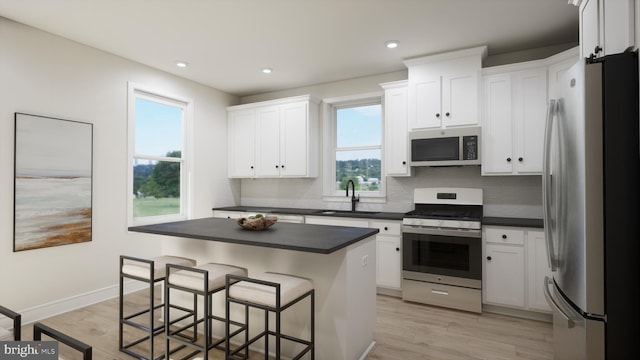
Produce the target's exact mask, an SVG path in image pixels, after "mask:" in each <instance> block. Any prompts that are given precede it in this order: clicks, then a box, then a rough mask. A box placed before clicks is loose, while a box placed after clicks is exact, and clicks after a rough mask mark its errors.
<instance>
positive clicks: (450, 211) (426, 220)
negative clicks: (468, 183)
mask: <svg viewBox="0 0 640 360" xmlns="http://www.w3.org/2000/svg"><path fill="white" fill-rule="evenodd" d="M414 203H415V210H413V211H410V212H408V213H406V214H405V215H404V217H403V219H402V245H403V246H402V249H403V250H402V251H403V252H402V260H403V264H402V267H403V271H402V299H403V300H406V301H413V302H419V303H424V304H430V305H438V306H444V307H450V308H455V309H461V310H467V311H473V312H478V313H480V312H482V230H481V227H482V189H467V188H423V189H415V190H414Z"/></svg>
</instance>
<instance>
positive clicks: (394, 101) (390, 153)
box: [380, 80, 411, 176]
mask: <svg viewBox="0 0 640 360" xmlns="http://www.w3.org/2000/svg"><path fill="white" fill-rule="evenodd" d="M380 86H382V88H383V89H384V130H385V132H384V160H385V162H384V164H385V174H386V175H387V176H410V175H411V167H410V166H409V145H408V133H407V131H408V130H407V128H408V123H407V120H408V118H407V97H408V87H407V81H406V80H405V81H394V82H390V83H384V84H380Z"/></svg>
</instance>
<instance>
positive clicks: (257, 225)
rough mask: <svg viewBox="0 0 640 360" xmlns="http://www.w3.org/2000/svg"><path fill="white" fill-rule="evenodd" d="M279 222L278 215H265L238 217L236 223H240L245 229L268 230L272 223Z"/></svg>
mask: <svg viewBox="0 0 640 360" xmlns="http://www.w3.org/2000/svg"><path fill="white" fill-rule="evenodd" d="M276 222H278V218H277V217H276V216H270V215H269V216H264V217H259V218H254V219H249V218H239V219H236V223H238V225H240V226H241V227H242V228H243V229H247V230H266V229H268V228H269V227H270V226H271V225H273V224H275V223H276Z"/></svg>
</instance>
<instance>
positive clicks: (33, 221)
mask: <svg viewBox="0 0 640 360" xmlns="http://www.w3.org/2000/svg"><path fill="white" fill-rule="evenodd" d="M14 154H15V162H14V197H13V199H14V218H13V251H24V250H31V249H40V248H46V247H50V246H58V245H66V244H74V243H81V242H87V241H91V239H92V182H93V181H92V178H93V124H90V123H84V122H78V121H71V120H63V119H56V118H51V117H44V116H37V115H29V114H23V113H15V152H14Z"/></svg>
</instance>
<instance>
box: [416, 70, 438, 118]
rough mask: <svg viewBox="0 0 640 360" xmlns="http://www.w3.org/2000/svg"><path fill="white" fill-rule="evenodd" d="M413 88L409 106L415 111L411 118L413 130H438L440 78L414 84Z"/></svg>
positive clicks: (436, 77)
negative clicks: (412, 96) (412, 97)
mask: <svg viewBox="0 0 640 360" xmlns="http://www.w3.org/2000/svg"><path fill="white" fill-rule="evenodd" d="M412 86H413V87H414V99H412V101H411V104H412V107H413V109H410V111H411V110H413V111H415V117H414V116H412V118H413V120H414V123H413V124H412V128H413V129H425V128H438V127H440V126H441V125H442V114H441V105H442V100H441V94H442V91H441V90H442V87H441V77H440V76H435V77H431V78H427V79H424V80H421V81H419V82H416V83H415V84H413V85H412Z"/></svg>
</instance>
